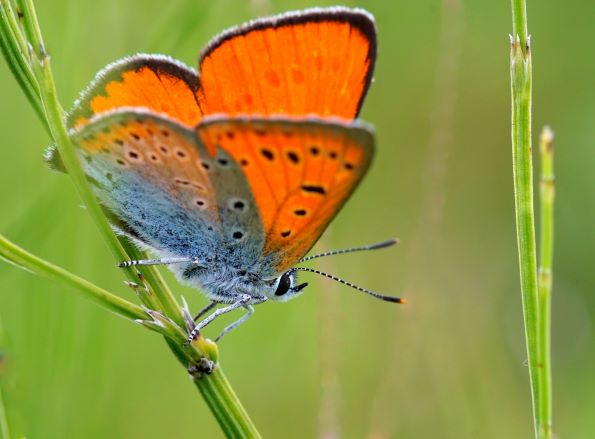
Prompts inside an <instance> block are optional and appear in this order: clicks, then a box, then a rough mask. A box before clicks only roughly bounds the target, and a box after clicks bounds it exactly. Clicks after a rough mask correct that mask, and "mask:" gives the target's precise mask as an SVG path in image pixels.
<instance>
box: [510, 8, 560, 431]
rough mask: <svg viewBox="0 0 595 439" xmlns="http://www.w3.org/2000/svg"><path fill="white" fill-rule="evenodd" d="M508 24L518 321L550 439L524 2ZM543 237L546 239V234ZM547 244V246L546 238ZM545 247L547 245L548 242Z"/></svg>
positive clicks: (538, 423)
mask: <svg viewBox="0 0 595 439" xmlns="http://www.w3.org/2000/svg"><path fill="white" fill-rule="evenodd" d="M512 23H513V33H512V36H511V55H510V78H511V95H512V162H513V174H514V200H515V213H516V226H517V245H518V253H519V267H520V277H521V294H522V302H523V318H524V325H525V339H526V344H527V357H528V364H529V379H530V383H531V398H532V406H533V420H534V428H535V436H536V437H537V438H540V439H549V438H551V435H552V430H551V378H550V361H549V351H550V349H549V327H550V319H549V287H546V288H547V292H545V291H544V292H543V293H542V288H543V286H540V283H539V282H538V276H537V249H536V243H535V214H534V200H533V164H532V155H531V154H532V146H531V100H532V90H531V83H532V59H531V45H530V37H529V34H528V30H527V29H528V27H527V7H526V2H525V0H512ZM542 194H543V192H542ZM552 200H553V198H552ZM546 205H547V207H546V209H547V208H549V207H551V203H546ZM543 214H544V211H543V210H542V215H543ZM545 215H549V218H546V219H545V223H543V224H545V227H551V210H550V211H548V212H545ZM545 233H551V230H550V232H545ZM542 236H543V234H542ZM546 240H547V241H549V242H550V243H551V235H550V236H549V237H547V238H546ZM545 244H546V245H547V242H545ZM542 245H544V242H542ZM545 252H546V253H545V258H544V253H543V252H542V262H544V261H545V263H548V261H549V262H551V245H550V246H549V248H548V249H545ZM546 276H547V274H546ZM546 296H547V298H546V299H545V300H546V301H547V304H546V306H545V307H544V306H543V305H544V303H543V300H542V297H546Z"/></svg>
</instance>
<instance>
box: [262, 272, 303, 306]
mask: <svg viewBox="0 0 595 439" xmlns="http://www.w3.org/2000/svg"><path fill="white" fill-rule="evenodd" d="M307 286H308V284H307V283H305V282H304V283H302V284H299V285H298V283H297V273H296V270H294V269H291V270H288V271H286V272H285V273H283V274H282V275H281V276H279V277H277V278H275V279H271V280H270V281H268V283H267V288H266V291H265V292H264V293H265V295H266V296H267V297H268V298H269V299H271V300H275V301H277V302H287V301H288V300H289V299H292V298H294V297H296V296H297V295H299V294H300V293H301V292H302V291H303V290H304V288H306V287H307Z"/></svg>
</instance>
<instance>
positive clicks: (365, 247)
mask: <svg viewBox="0 0 595 439" xmlns="http://www.w3.org/2000/svg"><path fill="white" fill-rule="evenodd" d="M398 243H399V240H398V239H397V238H394V239H387V240H386V241H382V242H379V243H377V244H370V245H362V246H361V247H351V248H344V249H340V250H331V251H328V252H324V253H318V254H317V255H312V256H306V257H305V258H302V259H300V260H299V261H298V262H306V261H311V260H312V259H318V258H324V257H326V256H334V255H342V254H344V253H354V252H361V251H368V250H378V249H381V248H386V247H390V246H393V245H395V244H398Z"/></svg>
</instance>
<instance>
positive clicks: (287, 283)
mask: <svg viewBox="0 0 595 439" xmlns="http://www.w3.org/2000/svg"><path fill="white" fill-rule="evenodd" d="M290 288H291V273H290V272H289V271H287V272H285V273H284V274H283V275H282V276H281V277H280V278H279V284H278V285H277V290H276V291H275V296H283V295H284V294H285V293H287V292H288V291H289V289H290Z"/></svg>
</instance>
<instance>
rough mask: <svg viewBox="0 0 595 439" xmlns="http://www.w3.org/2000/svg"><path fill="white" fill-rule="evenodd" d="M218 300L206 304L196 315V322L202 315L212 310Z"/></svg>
mask: <svg viewBox="0 0 595 439" xmlns="http://www.w3.org/2000/svg"><path fill="white" fill-rule="evenodd" d="M217 304H218V302H211V303H209V304H208V305H207V306H205V307H204V308H203V309H201V310H200V311H199V312H198V313H197V314H196V315H195V316H194V321H195V322H196V321H197V320H198V319H200V318H201V317H202V316H204V315H205V314H206V313H208V312H209V311H210V310H212V309H213V308H214V307H215V306H217Z"/></svg>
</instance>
